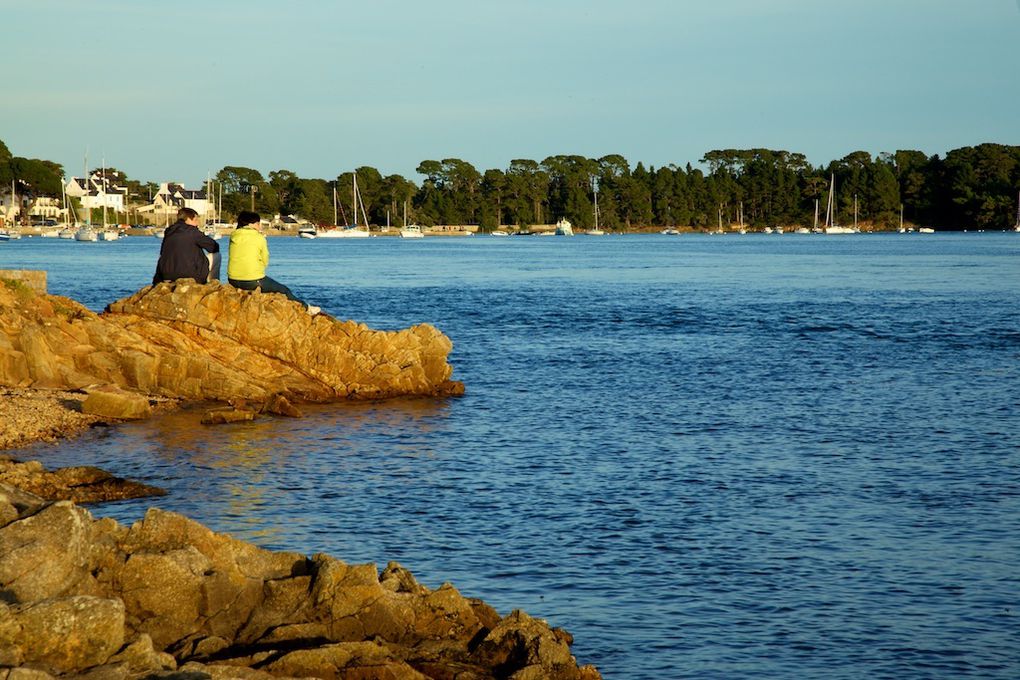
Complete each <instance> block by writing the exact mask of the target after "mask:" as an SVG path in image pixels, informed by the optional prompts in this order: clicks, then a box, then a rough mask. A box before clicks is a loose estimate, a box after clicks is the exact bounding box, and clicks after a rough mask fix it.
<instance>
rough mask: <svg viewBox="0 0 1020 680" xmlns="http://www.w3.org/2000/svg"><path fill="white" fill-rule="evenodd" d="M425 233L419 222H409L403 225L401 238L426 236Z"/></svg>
mask: <svg viewBox="0 0 1020 680" xmlns="http://www.w3.org/2000/svg"><path fill="white" fill-rule="evenodd" d="M424 237H425V234H424V233H423V232H422V230H421V227H420V226H418V225H417V224H409V225H407V226H406V227H401V229H400V238H424Z"/></svg>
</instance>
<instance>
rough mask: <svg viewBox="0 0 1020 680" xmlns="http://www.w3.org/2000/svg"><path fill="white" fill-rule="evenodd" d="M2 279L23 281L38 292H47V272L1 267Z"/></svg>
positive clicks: (43, 293) (0, 277)
mask: <svg viewBox="0 0 1020 680" xmlns="http://www.w3.org/2000/svg"><path fill="white" fill-rule="evenodd" d="M0 279H7V280H8V281H17V282H19V283H23V284H25V285H26V286H28V287H29V288H31V289H32V290H33V291H35V292H36V293H37V294H40V295H45V294H46V272H44V271H34V270H30V269H0Z"/></svg>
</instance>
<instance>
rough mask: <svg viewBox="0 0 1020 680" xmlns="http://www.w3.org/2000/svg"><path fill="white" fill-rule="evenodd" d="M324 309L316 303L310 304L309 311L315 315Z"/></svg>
mask: <svg viewBox="0 0 1020 680" xmlns="http://www.w3.org/2000/svg"><path fill="white" fill-rule="evenodd" d="M321 311H322V307H316V306H315V305H308V313H309V314H311V315H312V316H315V315H316V314H318V313H319V312H321Z"/></svg>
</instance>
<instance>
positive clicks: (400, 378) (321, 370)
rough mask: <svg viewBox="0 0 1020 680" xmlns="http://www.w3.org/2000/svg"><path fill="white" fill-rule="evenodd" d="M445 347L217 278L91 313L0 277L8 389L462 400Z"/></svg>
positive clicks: (424, 331)
mask: <svg viewBox="0 0 1020 680" xmlns="http://www.w3.org/2000/svg"><path fill="white" fill-rule="evenodd" d="M452 346H453V345H452V343H451V342H450V340H449V338H447V337H446V336H445V335H444V334H443V333H441V332H439V331H438V330H437V329H436V328H434V327H433V326H430V325H428V324H420V325H417V326H412V327H410V328H407V329H404V330H400V331H376V330H372V329H370V328H368V327H367V326H365V325H364V324H359V323H356V322H354V321H338V320H336V319H333V318H332V317H330V316H327V315H323V314H320V315H316V316H310V315H309V314H308V313H307V312H306V311H305V310H304V308H303V307H302V306H301V305H300V304H298V303H295V302H291V301H289V300H287V299H286V298H285V297H284V296H282V295H278V294H263V293H259V292H249V291H242V290H238V289H235V288H233V287H231V286H226V285H221V284H219V283H215V282H214V283H210V284H204V285H199V284H196V283H195V282H193V281H191V280H182V281H176V282H165V283H160V284H158V285H156V286H148V287H146V288H143V289H142V290H140V291H138V292H137V293H135V294H134V295H131V296H130V297H127V298H124V299H123V300H118V301H117V302H114V303H112V304H110V305H109V306H108V307H107V309H106V310H105V311H104V312H103V313H102V314H95V313H94V312H92V311H90V310H88V309H87V308H85V307H84V306H83V305H81V304H79V303H78V302H76V301H74V300H71V299H69V298H64V297H60V296H55V295H46V294H40V293H37V292H35V291H34V290H33V289H31V288H30V287H27V286H25V285H24V284H20V283H16V282H11V281H0V384H3V385H6V386H16V387H39V388H59V389H84V388H86V387H90V386H93V387H94V386H96V385H107V384H109V385H116V386H119V387H121V388H124V389H128V390H133V391H136V392H139V393H142V394H148V395H154V396H162V397H174V398H185V399H215V400H221V401H229V400H233V399H247V400H255V401H265V400H268V399H270V398H271V397H273V396H274V395H283V396H285V397H286V398H288V399H290V400H291V401H294V402H302V401H304V402H326V401H333V400H340V399H366V398H367V399H377V398H386V397H394V396H403V395H446V394H459V393H461V392H462V391H463V385H462V384H460V383H458V382H454V381H451V380H450V376H451V374H452V371H453V369H452V367H451V366H450V365H449V363H447V356H448V355H449V352H450V350H451V349H452ZM127 408H128V404H127V402H125V409H127ZM109 415H110V417H117V416H116V414H109ZM124 417H131V416H130V415H125V416H124Z"/></svg>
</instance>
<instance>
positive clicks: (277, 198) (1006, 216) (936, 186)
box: [0, 142, 1020, 230]
mask: <svg viewBox="0 0 1020 680" xmlns="http://www.w3.org/2000/svg"><path fill="white" fill-rule="evenodd" d="M700 165H701V166H702V167H692V165H691V164H690V163H687V164H686V165H683V166H679V165H672V164H671V165H668V166H664V167H660V168H655V167H645V165H644V164H643V163H640V162H639V163H637V164H636V165H635V166H633V167H631V165H630V163H629V162H628V161H627V159H625V158H624V157H623V156H620V155H618V154H611V155H608V156H603V157H601V158H597V159H595V158H586V157H584V156H576V155H559V156H550V157H548V158H546V159H544V160H542V161H536V160H530V159H517V160H513V161H511V162H510V165H509V167H508V168H506V169H505V170H499V169H490V170H485V171H479V170H478V169H476V168H475V167H474V166H473V165H472V164H471V163H469V162H467V161H464V160H461V159H458V158H447V159H443V160H425V161H422V162H421V163H420V164H419V165H418V167H417V168H416V171H417V173H418V174H419V175H421V176H422V177H423V178H424V179H423V180H422V181H421V183H420V184H416V183H415V182H413V181H411V180H408V179H406V178H404V177H402V176H401V175H386V176H384V175H382V173H380V172H379V171H378V170H377V169H375V168H373V167H369V166H363V167H359V168H357V169H355V170H354V171H353V172H345V173H341V174H339V175H337V176H336V177H335V178H333V179H309V178H302V177H300V176H298V175H297V174H296V173H294V172H291V171H289V170H274V171H272V172H270V173H269V175H268V176H263V175H262V173H261V172H259V171H258V170H255V169H253V168H246V167H240V166H227V167H224V168H223V169H222V170H220V171H219V172H218V173H216V176H215V178H214V179H213V180H212V181H211V182H210V184H209V187H210V193H211V194H212V198H213V199H215V200H216V201H217V203H218V204H219V205H220V206H221V208H222V214H223V215H224V217H225V219H229V218H230V217H232V216H235V215H236V214H237V212H238V211H240V210H244V209H248V208H252V207H254V209H255V210H257V211H259V212H260V213H262V214H277V213H279V214H284V215H286V214H293V215H297V216H299V217H302V218H304V219H307V220H309V221H312V222H316V223H319V224H333V223H334V222H336V223H340V224H352V223H354V222H360V223H364V220H365V219H366V218H367V220H368V222H369V223H370V224H373V225H382V224H387V223H391V224H400V223H402V222H403V220H404V215H405V213H406V215H407V221H408V222H415V223H418V224H422V225H425V226H432V225H437V224H452V225H477V226H479V227H480V228H481V229H483V230H489V229H495V228H497V227H501V226H504V225H516V226H520V227H526V226H531V225H535V224H550V223H552V222H555V221H557V220H558V219H560V218H566V219H568V220H570V221H571V222H572V223H573V224H574V225H576V226H578V227H581V228H588V227H591V226H593V223H594V221H595V202H596V198H597V202H598V212H599V216H598V219H599V226H601V227H603V228H605V229H611V230H612V229H616V230H628V229H634V228H641V227H657V228H658V227H688V226H689V227H694V228H714V227H716V226H717V225H719V224H720V223H721V224H722V225H723V226H724V227H725V226H730V225H734V224H737V223H740V224H744V225H746V226H748V227H752V228H753V227H765V226H777V225H779V226H787V225H810V224H811V223H812V222H813V221H814V215H815V211H816V206H818V205H822V206H824V205H826V203H827V198H828V192H829V190H830V184H832V186H833V187H834V204H835V210H836V214H837V219H839V221H840V222H842V223H844V224H846V223H848V222H850V221H851V220H853V219H854V218H855V217H856V219H858V220H859V221H860V222H862V223H870V224H873V225H876V226H878V227H891V226H893V225H894V224H896V223H898V221H899V220H900V217H901V214H902V216H903V218H904V219H905V220H907V221H908V222H912V223H915V224H923V225H930V226H933V227H936V228H939V229H1004V228H1009V227H1012V226H1013V225H1014V224H1015V221H1016V217H1017V212H1016V211H1017V194H1018V192H1020V146H1006V145H1002V144H992V143H987V144H980V145H977V146H968V147H963V148H959V149H954V150H953V151H950V152H948V153H947V154H946V155H945V157H944V158H943V157H940V156H939V155H937V154H936V155H932V156H929V155H926V154H925V153H923V152H921V151H911V150H900V151H896V152H883V153H880V154H878V155H877V156H872V155H871V153H869V152H867V151H854V152H853V153H850V154H848V155H846V156H844V157H843V158H841V159H838V160H834V161H830V162H829V163H828V164H826V165H823V166H817V167H816V166H812V165H811V164H810V163H809V162H808V161H807V159H806V157H805V156H804V154H800V153H794V152H789V151H782V150H772V149H716V150H712V151H709V152H708V153H706V154H705V155H704V157H703V158H701V159H700ZM106 172H107V176H108V177H110V176H113V177H115V178H116V180H117V182H118V183H119V184H120V185H121V186H126V187H127V188H128V190H129V196H130V197H131V198H132V199H133V200H135V201H136V202H145V201H147V200H149V199H151V197H152V195H153V194H154V192H155V190H156V188H157V185H156V184H155V183H152V182H148V183H146V182H139V181H136V180H131V179H129V178H128V177H127V175H126V174H125V173H123V172H122V171H119V170H116V169H112V168H107V169H106ZM355 174H356V175H357V187H358V195H357V198H358V200H357V201H356V200H355V194H354V183H355V177H354V175H355ZM62 175H63V169H62V168H61V166H60V165H59V164H56V163H53V162H51V161H40V160H35V159H26V158H20V157H14V156H12V155H11V153H10V152H9V151H8V149H7V147H6V145H4V144H3V142H0V186H6V185H9V184H10V182H11V181H12V180H14V181H15V182H16V183H17V184H18V185H19V186H20V187H21V188H20V189H19V193H22V192H24V193H25V194H27V195H29V196H33V195H37V196H60V182H61V177H62ZM192 188H197V187H192ZM334 195H335V199H334ZM823 210H824V208H823ZM901 211H902V213H901ZM334 215H335V217H334Z"/></svg>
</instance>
